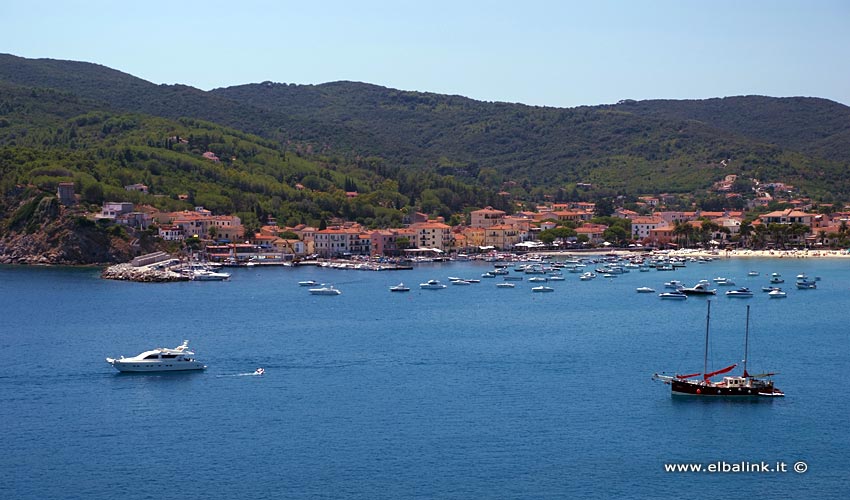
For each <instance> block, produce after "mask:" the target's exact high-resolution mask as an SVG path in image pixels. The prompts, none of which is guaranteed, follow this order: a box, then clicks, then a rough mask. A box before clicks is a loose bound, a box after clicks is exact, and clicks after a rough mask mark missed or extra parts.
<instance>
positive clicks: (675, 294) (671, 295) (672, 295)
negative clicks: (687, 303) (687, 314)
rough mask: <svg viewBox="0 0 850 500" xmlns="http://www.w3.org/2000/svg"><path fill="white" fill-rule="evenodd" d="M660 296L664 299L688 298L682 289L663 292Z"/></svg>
mask: <svg viewBox="0 0 850 500" xmlns="http://www.w3.org/2000/svg"><path fill="white" fill-rule="evenodd" d="M658 296H659V297H661V298H662V299H667V300H686V299H687V298H688V296H687V295H685V294H684V293H682V292H680V291H675V292H663V293H659V294H658Z"/></svg>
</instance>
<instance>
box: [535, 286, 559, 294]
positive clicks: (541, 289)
mask: <svg viewBox="0 0 850 500" xmlns="http://www.w3.org/2000/svg"><path fill="white" fill-rule="evenodd" d="M531 291H532V292H544V293H545V292H554V291H555V289H554V288H552V287H550V286H542V285H541V286H535V287H532V288H531Z"/></svg>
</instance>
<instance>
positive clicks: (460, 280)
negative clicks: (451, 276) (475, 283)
mask: <svg viewBox="0 0 850 500" xmlns="http://www.w3.org/2000/svg"><path fill="white" fill-rule="evenodd" d="M471 284H472V283H470V282H469V281H466V280H462V279H456V280H452V285H463V286H465V285H471Z"/></svg>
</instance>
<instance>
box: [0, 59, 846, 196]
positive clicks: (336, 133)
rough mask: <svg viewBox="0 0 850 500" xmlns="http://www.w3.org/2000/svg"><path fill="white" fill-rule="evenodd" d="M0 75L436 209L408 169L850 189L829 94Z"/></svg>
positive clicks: (26, 64) (621, 188) (82, 71)
mask: <svg viewBox="0 0 850 500" xmlns="http://www.w3.org/2000/svg"><path fill="white" fill-rule="evenodd" d="M0 82H6V83H7V84H9V85H17V86H21V87H36V88H51V89H55V90H57V91H59V92H60V93H64V94H70V95H73V96H76V97H77V98H78V99H79V102H80V103H89V104H90V105H92V106H93V107H94V108H97V107H98V106H100V107H101V108H104V109H108V110H111V112H114V113H138V114H142V115H145V116H151V117H153V116H156V117H161V118H167V119H171V120H177V119H180V120H182V121H181V123H188V122H186V121H185V120H187V119H188V120H190V121H192V120H194V121H198V120H200V121H205V122H211V123H214V124H215V125H210V126H212V127H221V128H224V129H228V130H229V131H230V132H228V134H236V133H238V134H249V135H251V136H252V137H253V138H254V139H252V140H257V141H267V142H265V143H264V144H265V146H266V147H267V148H268V149H270V150H274V151H277V153H278V154H281V155H282V156H285V153H286V152H290V153H292V152H297V153H298V154H300V155H301V156H302V157H303V158H305V159H306V158H312V159H313V160H315V164H316V165H320V166H321V168H326V166H327V165H331V166H341V165H347V166H346V167H345V168H352V169H354V170H358V169H360V170H366V171H369V172H371V173H373V174H377V176H378V178H381V179H384V180H386V179H389V180H392V181H394V182H397V183H399V185H400V187H401V189H402V194H403V195H405V196H409V197H411V199H410V200H409V201H410V202H411V203H413V204H422V205H427V206H428V208H431V206H432V205H433V204H434V203H433V197H430V196H429V197H427V198H428V199H430V200H432V202H429V203H422V200H421V193H417V192H416V190H415V189H408V190H407V191H405V190H404V188H403V186H404V185H405V184H406V180H405V179H403V178H402V177H400V176H402V175H415V176H419V177H422V176H426V175H428V176H433V177H429V178H433V179H440V181H439V182H437V184H441V183H442V184H443V186H441V187H438V188H436V189H454V185H455V184H459V185H464V186H478V187H479V188H483V189H486V190H488V191H490V192H497V191H501V190H507V191H509V192H511V193H512V194H513V195H514V196H515V197H516V198H521V199H528V200H532V201H534V200H537V199H541V198H542V197H543V196H544V195H546V194H549V195H555V196H556V198H563V197H565V196H566V197H570V196H573V197H574V196H576V191H575V186H576V185H577V184H579V183H582V185H586V184H591V185H593V186H594V188H593V190H592V191H590V192H581V194H580V196H582V197H599V196H608V195H611V194H615V193H621V194H627V195H634V194H641V193H656V192H679V193H694V192H698V191H702V190H705V189H707V188H709V187H710V186H711V184H712V183H713V182H715V181H717V180H719V179H720V178H722V177H723V176H725V175H728V174H739V175H743V176H744V177H746V178H758V179H760V180H762V181H783V182H786V183H789V184H793V185H795V186H797V187H798V188H800V189H801V191H802V194H808V195H812V196H815V197H818V196H823V195H826V193H829V194H830V196H835V197H838V198H842V199H850V180H848V179H850V178H848V176H847V175H846V171H847V168H848V165H850V154H848V149H849V148H850V146H848V143H850V140H848V139H850V138H848V134H850V132H848V116H850V108H847V107H846V106H843V105H840V104H837V103H833V102H830V101H826V100H823V99H811V98H792V99H778V98H771V97H760V96H744V97H735V98H725V99H709V100H705V101H642V102H635V101H624V102H622V103H620V104H618V105H614V106H585V107H579V108H569V109H562V108H551V107H536V106H526V105H522V104H508V103H493V102H482V101H475V100H472V99H468V98H465V97H460V96H448V95H440V94H433V93H423V92H408V91H400V90H394V89H389V88H385V87H380V86H376V85H369V84H363V83H355V82H335V83H328V84H322V85H292V84H276V83H270V82H264V83H258V84H249V85H241V86H235V87H229V88H223V89H215V90H213V91H210V92H204V91H201V90H198V89H194V88H191V87H187V86H182V85H155V84H152V83H150V82H146V81H144V80H141V79H139V78H136V77H133V76H131V75H127V74H125V73H121V72H118V71H115V70H112V69H109V68H105V67H103V66H99V65H96V64H90V63H81V62H73V61H55V60H48V59H38V60H34V59H24V58H20V57H16V56H11V55H0ZM64 94H63V95H64ZM0 119H2V118H0ZM6 119H7V120H8V118H6ZM151 140H153V139H151ZM721 162H722V163H721ZM335 168H341V167H335ZM325 175H331V177H333V174H325ZM357 175H358V176H364V175H365V174H362V173H359V174H357ZM366 177H368V176H366ZM423 178H425V177H423ZM447 186H449V187H447ZM408 193H409V194H408ZM570 193H572V194H570ZM465 197H466V196H461V198H465ZM475 197H476V198H478V199H482V198H487V197H486V196H480V195H479V196H475ZM452 198H455V199H456V198H457V197H456V196H449V195H448V194H446V193H442V195H441V196H440V197H439V199H440V200H441V201H440V205H443V209H445V208H453V207H455V206H456V205H457V203H453V202H449V203H446V200H449V199H452ZM499 200H500V198H498V197H492V196H491V197H490V199H489V200H488V201H492V202H495V203H498V202H499Z"/></svg>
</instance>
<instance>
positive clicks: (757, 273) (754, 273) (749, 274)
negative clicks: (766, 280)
mask: <svg viewBox="0 0 850 500" xmlns="http://www.w3.org/2000/svg"><path fill="white" fill-rule="evenodd" d="M758 275H759V272H758V271H750V272H748V273H747V276H758Z"/></svg>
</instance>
